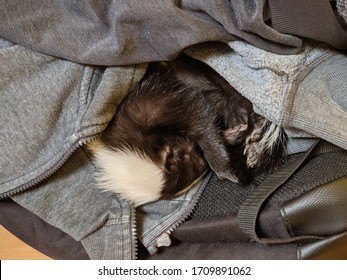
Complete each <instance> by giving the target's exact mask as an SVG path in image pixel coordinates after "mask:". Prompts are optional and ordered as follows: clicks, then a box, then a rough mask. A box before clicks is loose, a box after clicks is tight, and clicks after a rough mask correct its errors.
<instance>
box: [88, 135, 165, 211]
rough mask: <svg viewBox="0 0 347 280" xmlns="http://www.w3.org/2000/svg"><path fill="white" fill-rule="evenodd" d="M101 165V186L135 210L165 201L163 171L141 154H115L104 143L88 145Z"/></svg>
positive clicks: (127, 151)
mask: <svg viewBox="0 0 347 280" xmlns="http://www.w3.org/2000/svg"><path fill="white" fill-rule="evenodd" d="M88 148H89V149H90V150H91V152H92V153H93V156H94V158H95V161H96V163H97V165H98V171H97V174H95V175H96V178H97V182H98V186H99V187H100V188H101V189H103V190H105V191H111V192H114V193H116V194H118V195H119V196H120V197H121V198H124V199H126V200H129V201H131V202H133V204H134V205H135V206H139V205H141V204H145V203H148V202H151V201H154V200H158V199H159V198H160V197H161V193H162V190H163V188H164V175H163V172H162V170H161V169H160V168H159V167H158V166H157V165H156V164H155V163H153V162H152V160H151V159H150V158H149V157H148V156H147V155H145V154H144V153H141V152H140V151H137V150H133V149H130V148H127V147H125V148H122V149H116V150H113V149H111V148H109V147H107V146H105V145H104V144H103V143H102V142H101V141H95V142H93V143H91V144H88Z"/></svg>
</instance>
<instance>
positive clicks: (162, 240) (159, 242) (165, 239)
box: [155, 232, 171, 248]
mask: <svg viewBox="0 0 347 280" xmlns="http://www.w3.org/2000/svg"><path fill="white" fill-rule="evenodd" d="M170 245H171V238H170V235H169V234H168V233H166V232H164V233H163V234H162V235H160V236H159V237H158V238H157V239H156V240H155V247H157V248H160V247H168V246H170Z"/></svg>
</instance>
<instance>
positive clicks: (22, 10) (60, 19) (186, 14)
mask: <svg viewBox="0 0 347 280" xmlns="http://www.w3.org/2000/svg"><path fill="white" fill-rule="evenodd" d="M0 3H1V4H0V6H1V9H0V36H2V37H4V38H6V39H8V40H11V41H14V42H16V43H18V44H20V45H23V46H26V47H28V48H30V49H33V50H36V51H39V52H41V53H46V54H50V55H54V56H58V57H62V58H66V59H69V60H72V61H76V62H79V63H87V64H95V65H109V66H110V65H130V64H134V63H141V62H149V61H154V60H168V59H173V58H174V57H175V56H177V54H178V53H179V52H181V51H182V50H183V49H184V48H186V47H189V46H191V45H194V44H198V43H201V42H207V41H221V42H227V41H230V40H238V39H243V40H245V41H248V42H250V43H252V44H254V45H256V46H258V47H260V48H264V49H266V50H268V51H272V52H276V53H282V54H283V53H286V54H288V53H296V52H298V51H300V49H301V46H302V40H301V39H300V38H298V37H295V36H291V35H287V34H281V33H279V32H277V31H276V30H274V29H273V28H271V27H270V26H269V25H268V24H267V20H268V19H269V18H268V15H269V11H268V7H267V4H266V0H244V1H227V0H214V1H196V0H185V1H172V0H147V1H138V0H113V1H100V0H84V1H71V0H27V1H21V0H12V1H5V0H1V1H0Z"/></svg>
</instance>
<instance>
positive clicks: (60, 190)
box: [0, 40, 347, 259]
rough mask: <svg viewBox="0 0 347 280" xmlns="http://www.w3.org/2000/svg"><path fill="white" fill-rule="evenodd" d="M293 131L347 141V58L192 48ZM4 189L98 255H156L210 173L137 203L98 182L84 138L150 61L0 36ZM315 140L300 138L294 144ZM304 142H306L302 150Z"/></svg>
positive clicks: (242, 46) (0, 187) (237, 47)
mask: <svg viewBox="0 0 347 280" xmlns="http://www.w3.org/2000/svg"><path fill="white" fill-rule="evenodd" d="M187 52H188V53H189V54H190V55H192V56H194V57H197V58H199V59H201V60H202V61H205V62H207V63H208V64H210V65H211V66H212V67H213V68H215V69H216V70H217V71H218V72H220V73H221V74H222V75H223V76H224V77H225V78H226V79H227V80H228V81H229V82H230V83H231V84H232V85H233V86H234V87H235V88H236V89H238V90H239V91H240V92H241V93H242V94H243V95H245V96H246V97H248V98H249V99H250V100H251V101H252V102H253V103H254V106H255V108H256V110H257V111H258V112H259V113H261V114H263V115H264V116H266V117H268V118H269V119H270V120H272V121H274V122H276V123H278V124H279V125H283V126H284V127H286V128H287V129H288V131H289V132H292V139H299V140H301V139H304V140H306V139H309V138H310V137H321V138H324V139H326V140H327V141H329V142H332V143H334V144H335V145H338V146H340V147H342V148H344V149H346V148H347V144H346V143H347V140H346V139H347V134H346V129H345V127H344V126H345V124H346V123H347V113H346V111H347V99H346V95H345V92H346V89H347V83H346V73H347V69H346V67H347V66H346V65H347V64H346V56H344V55H342V54H340V53H338V52H336V51H332V50H331V49H328V48H325V47H322V46H320V45H312V44H307V45H305V47H304V48H303V49H302V51H301V52H300V53H299V54H297V55H290V56H286V55H274V54H273V53H269V52H265V51H263V50H260V49H257V48H255V47H253V46H252V45H249V44H247V43H243V42H240V41H234V42H232V43H230V44H229V45H227V44H223V45H217V46H216V45H214V44H212V45H208V46H201V47H199V48H192V49H190V50H188V51H187ZM0 62H1V63H0V91H1V94H0V99H1V100H0V114H1V118H0V159H1V160H0V166H1V167H0V195H1V197H11V198H12V199H13V200H14V201H16V202H17V203H19V204H20V205H22V206H23V207H25V208H27V209H29V210H30V211H32V212H33V213H35V214H36V215H38V216H39V217H40V218H42V219H43V220H45V221H46V222H48V223H49V224H51V225H53V226H55V227H57V228H59V229H61V230H63V231H64V232H66V233H67V234H69V235H71V236H72V237H73V238H74V239H76V240H80V241H81V242H82V244H83V246H84V247H85V249H86V251H87V253H88V254H89V256H90V257H91V258H92V259H134V258H136V238H139V239H140V240H141V242H142V243H143V244H144V245H145V246H146V247H147V249H148V250H149V252H151V253H153V252H155V251H156V250H157V247H160V246H163V245H168V244H169V243H170V238H169V233H170V232H171V231H172V230H174V228H175V227H177V226H178V225H179V224H180V223H181V222H182V221H183V220H184V219H185V218H187V217H188V215H189V214H190V213H191V211H192V209H193V208H194V205H195V204H196V202H197V200H198V197H199V195H200V193H201V191H202V190H203V188H204V186H205V184H206V182H207V181H208V178H209V177H208V176H207V177H206V178H205V179H204V180H203V181H202V182H200V184H198V185H196V186H195V187H194V188H193V189H191V190H190V191H189V192H187V193H185V194H183V195H181V196H180V197H178V198H176V199H174V200H170V201H166V200H163V201H158V202H154V203H151V204H147V205H145V206H143V207H141V208H138V209H136V211H135V209H134V207H132V205H131V204H129V203H128V202H126V201H123V200H120V199H119V198H118V197H117V195H115V194H110V193H105V192H102V191H100V190H99V189H98V188H97V187H96V183H95V180H94V176H93V172H95V166H94V164H93V161H92V160H91V157H90V154H89V152H88V150H87V149H86V148H85V144H86V143H88V142H89V141H92V140H94V139H95V138H97V137H98V135H99V134H100V133H101V132H102V130H103V129H104V128H105V127H106V125H107V123H108V121H109V120H110V119H111V118H112V116H113V115H114V113H115V110H116V108H117V105H118V104H119V102H120V101H121V100H122V98H123V97H124V96H125V95H126V93H127V92H128V91H129V90H130V89H131V88H132V87H133V86H134V85H135V84H136V83H137V82H138V81H139V80H140V79H141V77H142V76H143V74H144V71H145V69H146V65H141V64H140V65H133V66H122V67H92V66H83V65H80V64H76V63H73V62H70V61H67V60H63V59H58V58H55V57H52V56H48V55H43V54H39V53H36V52H33V51H30V50H28V49H25V48H23V47H21V46H18V45H15V44H13V43H10V42H9V41H6V40H1V41H0ZM308 146H309V145H306V146H303V145H292V147H293V148H292V152H297V151H301V150H305V149H306V148H307V147H308ZM298 147H299V148H298Z"/></svg>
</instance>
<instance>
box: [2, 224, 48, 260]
mask: <svg viewBox="0 0 347 280" xmlns="http://www.w3.org/2000/svg"><path fill="white" fill-rule="evenodd" d="M0 260H50V258H49V257H47V256H45V255H43V254H41V253H40V252H38V251H36V250H35V249H33V248H32V247H30V246H28V245H27V244H25V243H24V242H22V241H21V240H19V239H18V238H17V237H15V236H14V235H13V234H11V233H10V232H9V231H7V230H6V229H5V228H4V227H3V226H1V225H0Z"/></svg>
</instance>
